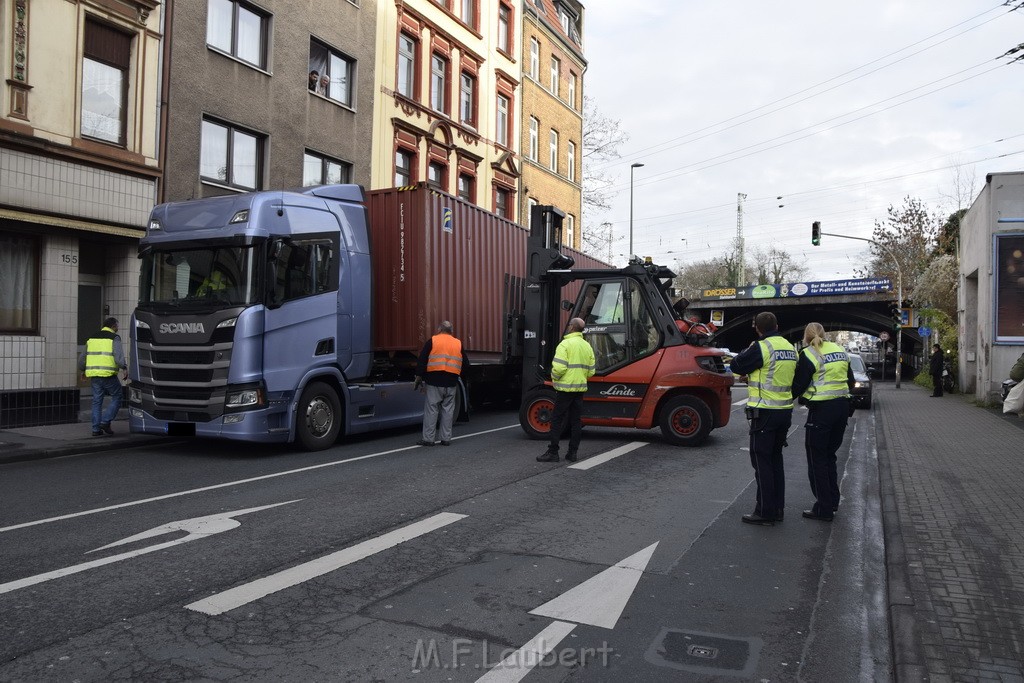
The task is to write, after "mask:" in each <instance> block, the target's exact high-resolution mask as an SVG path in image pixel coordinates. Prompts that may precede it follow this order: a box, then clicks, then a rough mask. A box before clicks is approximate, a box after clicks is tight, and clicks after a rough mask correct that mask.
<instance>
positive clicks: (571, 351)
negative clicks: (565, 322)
mask: <svg viewBox="0 0 1024 683" xmlns="http://www.w3.org/2000/svg"><path fill="white" fill-rule="evenodd" d="M585 328H586V323H585V322H583V319H582V318H573V319H572V320H570V321H569V326H568V328H567V331H566V333H565V336H564V337H562V341H561V342H559V343H558V346H557V347H555V357H554V358H552V359H551V387H552V388H553V389H554V390H555V410H554V413H553V414H552V416H551V431H550V432H549V434H548V449H547V450H546V451H544V452H543V453H541V454H540V455H538V456H537V462H558V443H559V441H560V440H561V438H562V431H563V430H564V429H565V425H566V423H567V422H568V425H569V450H568V451H567V452H566V454H565V459H566V460H568V461H569V462H576V460H577V458H578V457H579V456H578V455H577V454H576V451H578V450H579V447H580V441H581V439H582V438H583V397H584V396H585V395H586V393H587V381H588V380H589V379H590V378H591V377H593V376H594V372H595V371H596V364H595V360H594V349H593V347H592V346H591V345H590V343H589V342H588V341H587V340H586V339H585V338H584V337H583V330H584V329H585Z"/></svg>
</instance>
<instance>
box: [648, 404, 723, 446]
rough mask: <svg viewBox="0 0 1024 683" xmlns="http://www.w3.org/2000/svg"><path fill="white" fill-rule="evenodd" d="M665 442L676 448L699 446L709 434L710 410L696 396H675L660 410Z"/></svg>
mask: <svg viewBox="0 0 1024 683" xmlns="http://www.w3.org/2000/svg"><path fill="white" fill-rule="evenodd" d="M659 423H660V426H661V433H662V434H663V435H664V436H665V440H666V441H668V442H669V443H671V444H673V445H676V446H699V445H701V444H702V443H704V440H705V439H706V438H708V434H710V433H711V428H712V427H713V426H714V423H713V422H712V419H711V408H709V407H708V404H706V403H704V401H702V400H700V399H699V398H697V397H696V396H675V397H673V398H670V399H669V400H668V402H667V403H666V404H665V405H664V407H662V409H661V418H660V419H659Z"/></svg>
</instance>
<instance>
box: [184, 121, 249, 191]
mask: <svg viewBox="0 0 1024 683" xmlns="http://www.w3.org/2000/svg"><path fill="white" fill-rule="evenodd" d="M262 148H263V137H262V136H260V135H257V134H256V133H251V132H249V131H246V130H242V129H241V128H236V127H234V126H231V125H228V124H223V123H217V122H215V121H210V120H207V119H203V129H202V140H201V142H200V159H199V175H200V177H202V179H203V180H210V181H213V182H216V183H223V184H225V185H230V186H231V187H237V188H242V189H245V190H256V189H259V187H260V180H261V176H262V174H263V171H262V165H263V149H262Z"/></svg>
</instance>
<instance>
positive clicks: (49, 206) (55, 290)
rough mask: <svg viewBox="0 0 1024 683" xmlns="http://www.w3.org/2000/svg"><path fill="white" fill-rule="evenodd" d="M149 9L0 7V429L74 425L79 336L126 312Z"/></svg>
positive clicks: (148, 157)
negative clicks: (60, 423) (0, 82)
mask: <svg viewBox="0 0 1024 683" xmlns="http://www.w3.org/2000/svg"><path fill="white" fill-rule="evenodd" d="M161 10H162V8H161V3H160V2H159V1H158V0H122V1H121V2H116V3H113V2H106V1H103V0H78V1H77V2H76V1H70V0H65V1H62V2H29V1H28V0H2V1H0V73H3V75H4V87H3V88H2V90H0V427H3V426H10V425H16V424H33V423H34V424H40V423H46V422H57V421H67V420H68V419H69V418H70V419H71V420H73V419H74V418H76V417H77V413H78V407H79V396H78V393H79V391H78V372H77V370H76V359H77V356H78V354H79V352H80V350H81V348H82V345H83V344H84V341H85V339H86V338H88V337H89V336H90V335H92V334H93V333H95V332H96V331H97V330H98V329H99V327H100V324H101V322H102V320H103V318H104V317H105V316H108V315H113V316H116V317H118V318H119V319H121V320H122V321H127V320H128V318H129V316H130V315H131V311H132V309H133V308H134V306H135V301H136V299H137V288H138V285H137V275H136V259H135V251H136V248H135V244H136V239H137V238H138V236H139V235H141V234H142V229H143V227H144V226H145V223H146V220H147V218H148V215H149V211H150V209H151V208H152V205H153V202H154V200H155V198H156V195H157V188H158V184H159V181H160V170H159V167H158V162H157V146H158V143H157V140H158V121H157V119H158V102H159V89H160V50H161V42H162V38H161V31H162V24H163V16H162V12H161Z"/></svg>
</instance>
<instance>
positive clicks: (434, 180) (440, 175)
mask: <svg viewBox="0 0 1024 683" xmlns="http://www.w3.org/2000/svg"><path fill="white" fill-rule="evenodd" d="M427 182H428V183H429V184H430V185H433V186H434V187H436V188H437V189H439V190H444V191H445V192H447V191H448V167H447V166H445V165H444V164H442V163H441V162H439V161H431V162H430V163H429V164H427Z"/></svg>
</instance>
